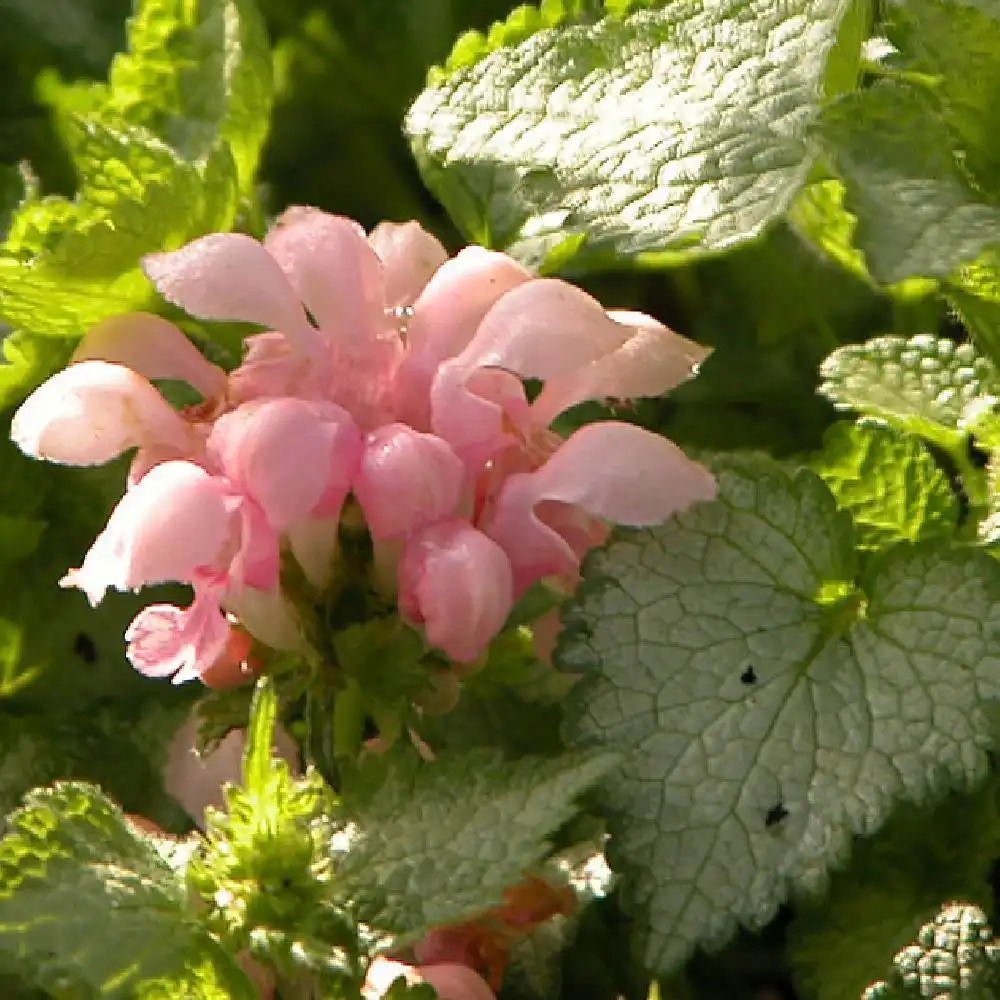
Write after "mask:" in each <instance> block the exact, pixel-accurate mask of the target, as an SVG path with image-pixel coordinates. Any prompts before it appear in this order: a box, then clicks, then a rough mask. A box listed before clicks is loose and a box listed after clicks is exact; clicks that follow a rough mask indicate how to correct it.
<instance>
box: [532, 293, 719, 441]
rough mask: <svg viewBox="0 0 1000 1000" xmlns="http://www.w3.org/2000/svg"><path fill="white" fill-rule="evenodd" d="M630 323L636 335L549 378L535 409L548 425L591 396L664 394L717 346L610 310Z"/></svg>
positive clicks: (537, 418) (635, 315)
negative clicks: (708, 344) (701, 343)
mask: <svg viewBox="0 0 1000 1000" xmlns="http://www.w3.org/2000/svg"><path fill="white" fill-rule="evenodd" d="M608 316H609V318H611V319H612V320H614V321H615V322H617V323H622V324H624V325H626V326H628V327H629V328H630V330H631V335H630V336H629V338H628V340H626V341H625V342H624V343H623V344H622V345H621V346H620V347H619V348H618V349H617V350H615V351H612V352H611V353H610V354H606V355H604V356H603V357H601V358H598V359H597V360H596V361H593V362H591V363H590V364H589V365H587V366H586V367H584V368H580V369H578V370H576V371H574V372H569V373H567V374H565V375H559V376H556V377H555V378H551V379H549V380H548V381H547V382H546V383H545V387H544V388H543V389H542V391H541V392H540V393H539V395H538V397H537V399H536V400H535V402H534V404H533V406H532V408H531V412H532V415H533V418H534V420H535V422H537V423H539V424H542V425H547V424H550V423H552V421H553V420H554V419H555V418H556V417H557V416H559V414H560V413H563V412H565V411H566V410H568V409H569V408H570V407H571V406H575V405H576V404H577V403H582V402H584V401H585V400H588V399H604V398H607V397H615V398H619V399H636V398H639V397H642V396H661V395H663V393H665V392H667V391H668V390H670V389H673V388H674V387H675V386H676V385H679V384H680V383H681V382H683V381H685V380H686V379H689V378H690V377H691V376H692V375H694V374H695V373H696V372H697V370H698V365H700V364H701V363H702V362H703V361H704V360H705V358H707V357H708V355H709V354H711V350H710V349H709V348H707V347H702V346H701V345H700V344H696V343H695V342H694V341H693V340H688V339H687V338H686V337H682V336H680V334H677V333H674V331H673V330H671V329H669V328H668V327H665V326H664V325H663V324H662V323H659V322H657V321H656V320H655V319H653V318H652V316H646V315H645V314H643V313H633V312H609V313H608Z"/></svg>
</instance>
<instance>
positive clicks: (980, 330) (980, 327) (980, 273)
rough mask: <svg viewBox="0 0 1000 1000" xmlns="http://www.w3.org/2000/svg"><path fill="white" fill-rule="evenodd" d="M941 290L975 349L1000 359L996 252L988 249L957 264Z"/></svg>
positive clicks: (999, 261)
mask: <svg viewBox="0 0 1000 1000" xmlns="http://www.w3.org/2000/svg"><path fill="white" fill-rule="evenodd" d="M945 292H946V294H947V296H948V301H949V303H950V304H951V305H952V307H953V308H954V309H955V311H956V312H957V313H958V316H959V318H960V319H961V321H962V323H963V325H964V326H965V328H966V329H967V330H968V331H969V333H970V334H971V336H972V339H973V341H974V342H975V344H976V346H977V347H978V348H979V350H980V351H982V353H983V354H985V355H986V356H987V357H988V358H989V359H990V360H991V361H993V363H994V364H997V363H1000V254H998V253H997V251H995V250H988V251H987V252H986V253H985V254H983V255H982V256H981V257H979V258H977V259H976V260H974V261H972V263H970V264H965V265H964V266H962V267H960V268H959V269H958V271H957V272H956V273H955V274H954V275H952V277H951V279H950V280H949V281H948V282H947V283H946V285H945Z"/></svg>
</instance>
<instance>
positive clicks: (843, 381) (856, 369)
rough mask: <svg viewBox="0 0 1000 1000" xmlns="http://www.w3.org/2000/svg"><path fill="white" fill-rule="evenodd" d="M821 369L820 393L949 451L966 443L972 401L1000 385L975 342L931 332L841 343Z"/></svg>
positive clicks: (834, 402) (990, 364) (839, 405)
mask: <svg viewBox="0 0 1000 1000" xmlns="http://www.w3.org/2000/svg"><path fill="white" fill-rule="evenodd" d="M820 375H821V377H822V379H823V381H822V383H821V385H820V387H819V391H820V393H822V394H823V395H824V396H826V397H827V399H829V400H830V401H831V402H832V403H833V404H834V406H836V407H837V408H838V409H852V410H857V411H859V412H860V413H863V414H867V415H869V416H872V417H877V418H878V419H880V420H884V421H886V422H887V423H889V424H891V425H892V426H894V427H897V428H899V430H902V431H908V432H910V433H913V434H918V435H920V436H921V437H924V438H927V439H928V440H929V441H933V442H934V443H935V444H938V445H940V446H941V447H942V448H945V449H948V450H949V451H953V450H955V449H956V448H959V447H962V445H963V441H964V437H965V432H964V430H963V415H964V413H965V409H966V407H967V406H968V405H969V403H971V402H973V401H974V400H977V399H980V398H982V397H984V396H987V395H990V394H992V393H995V392H997V391H1000V385H998V381H997V374H996V369H995V368H994V366H993V364H992V363H991V362H989V361H987V360H986V359H985V358H983V357H982V356H981V355H979V354H978V352H977V351H976V349H975V348H974V347H973V346H972V345H971V344H957V343H956V342H955V341H953V340H947V339H944V338H942V339H938V338H937V337H933V336H930V335H918V336H916V337H910V338H909V339H906V338H903V337H876V338H874V339H873V340H869V341H868V342H867V343H866V344H852V345H850V346H848V347H841V348H838V349H837V350H836V351H834V352H833V354H831V355H830V356H829V357H828V358H827V359H826V361H824V362H823V366H822V368H821V370H820Z"/></svg>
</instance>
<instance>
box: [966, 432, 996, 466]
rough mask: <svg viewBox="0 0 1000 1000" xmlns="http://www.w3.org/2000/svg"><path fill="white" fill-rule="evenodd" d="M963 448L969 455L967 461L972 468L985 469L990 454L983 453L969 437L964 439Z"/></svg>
mask: <svg viewBox="0 0 1000 1000" xmlns="http://www.w3.org/2000/svg"><path fill="white" fill-rule="evenodd" d="M965 448H966V451H967V453H968V455H969V461H970V462H971V463H972V464H973V466H974V467H975V468H977V469H985V468H986V464H987V462H989V460H990V453H989V452H988V451H983V449H982V448H980V447H979V446H978V445H977V444H976V442H975V441H974V440H973V439H972V438H971V437H970V438H966V441H965Z"/></svg>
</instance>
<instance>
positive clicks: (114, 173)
mask: <svg viewBox="0 0 1000 1000" xmlns="http://www.w3.org/2000/svg"><path fill="white" fill-rule="evenodd" d="M80 128H81V132H82V133H83V134H84V135H85V138H84V139H82V140H81V145H80V151H79V161H78V162H79V163H80V164H81V168H82V169H83V170H84V171H85V173H84V175H83V180H82V182H81V187H80V192H79V195H78V201H77V202H76V203H75V206H76V207H77V208H78V209H79V210H78V211H77V212H74V213H73V214H72V215H69V216H67V215H65V213H64V209H65V206H64V205H63V204H61V203H58V202H55V201H53V200H52V199H48V200H44V201H43V202H39V203H36V204H34V205H27V204H26V205H24V206H22V208H21V210H20V211H21V212H22V213H29V212H30V213H32V214H31V218H32V219H33V225H34V227H35V228H34V229H33V230H32V232H31V235H28V234H27V233H23V234H22V229H23V228H24V227H25V222H24V219H23V218H22V217H18V218H15V220H14V225H13V227H12V232H11V239H10V240H9V241H8V246H7V248H6V251H7V252H6V255H5V256H0V316H2V317H3V319H4V321H5V322H7V323H9V324H10V325H12V326H17V327H20V328H22V329H25V330H30V331H31V332H32V333H36V334H52V335H57V336H79V335H80V334H82V333H83V332H84V331H85V330H86V329H87V327H89V326H90V325H92V324H93V323H96V322H97V321H98V320H100V319H103V318H104V317H105V316H108V315H112V314H114V313H118V312H126V311H128V310H129V309H132V308H135V307H137V306H141V305H144V304H146V302H147V301H148V300H149V299H150V298H151V296H152V289H151V287H150V285H149V282H148V281H147V280H146V278H145V276H144V275H143V274H142V272H141V271H140V270H139V268H138V264H139V260H140V258H141V257H142V256H143V255H144V254H146V253H151V252H153V251H156V250H161V249H168V248H170V249H172V248H174V247H177V246H179V245H181V244H182V243H184V242H186V241H187V240H188V239H189V238H190V237H191V236H193V235H200V234H202V233H205V232H210V231H213V230H217V229H226V228H228V227H229V225H230V224H231V222H232V219H233V216H234V214H235V209H236V202H235V191H234V188H233V178H232V177H231V176H229V168H228V167H227V163H228V153H226V152H225V151H224V150H220V151H219V152H218V153H216V154H213V156H212V157H211V159H210V160H209V161H208V162H207V163H206V164H205V165H204V167H202V166H197V165H194V164H189V163H187V162H186V161H183V160H178V159H177V157H176V156H175V154H174V153H173V152H171V150H170V149H169V147H167V146H166V145H165V144H164V143H162V142H161V141H160V140H159V139H157V138H155V137H154V136H153V135H151V134H150V133H148V132H145V131H143V130H140V129H128V130H125V131H118V130H114V129H111V128H107V127H105V126H104V125H102V124H100V123H99V122H88V123H85V124H82V125H81V126H80ZM178 204H183V205H184V206H185V211H184V212H178V211H177V205H178ZM43 208H44V209H46V210H48V209H51V211H42V209H43ZM43 226H45V227H47V228H41V227H43ZM13 240H16V241H17V242H16V244H15V243H13V242H12V241H13ZM24 249H27V250H29V251H33V255H32V256H31V257H30V258H28V259H23V258H22V253H23V250H24Z"/></svg>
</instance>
